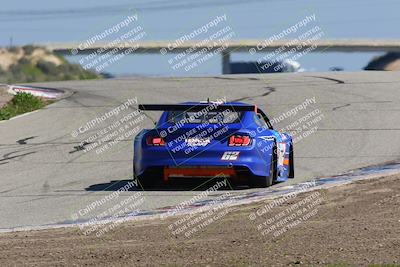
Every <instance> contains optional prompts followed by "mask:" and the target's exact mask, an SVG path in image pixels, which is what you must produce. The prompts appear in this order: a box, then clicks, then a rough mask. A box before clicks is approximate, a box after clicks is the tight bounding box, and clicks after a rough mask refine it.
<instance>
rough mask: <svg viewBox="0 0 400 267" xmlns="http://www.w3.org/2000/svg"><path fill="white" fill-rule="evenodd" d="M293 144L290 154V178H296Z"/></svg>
mask: <svg viewBox="0 0 400 267" xmlns="http://www.w3.org/2000/svg"><path fill="white" fill-rule="evenodd" d="M293 153H294V150H293V143H292V145H291V146H290V152H289V178H294V159H293V158H294V157H293Z"/></svg>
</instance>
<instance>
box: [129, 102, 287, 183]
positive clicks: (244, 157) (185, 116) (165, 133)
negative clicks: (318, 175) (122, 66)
mask: <svg viewBox="0 0 400 267" xmlns="http://www.w3.org/2000/svg"><path fill="white" fill-rule="evenodd" d="M139 110H141V111H142V112H144V111H150V110H151V111H163V113H162V115H161V117H160V119H159V121H158V123H157V124H156V126H155V128H154V129H145V130H142V131H141V132H139V133H138V134H137V136H136V137H135V140H134V160H133V169H134V177H136V178H137V179H138V180H139V182H140V184H141V185H142V186H145V187H147V186H151V185H152V184H155V183H156V182H157V181H163V182H168V181H169V180H170V179H173V178H175V177H185V178H186V177H187V178H196V177H203V178H204V177H210V178H212V177H227V178H229V179H232V181H237V182H246V183H248V184H249V185H250V186H253V187H267V186H271V185H272V184H273V183H274V182H281V181H286V180H287V179H288V178H294V162H293V143H292V137H291V136H290V135H288V134H287V133H279V132H277V131H275V130H274V129H273V127H272V124H271V123H270V120H269V119H268V117H267V116H266V115H265V113H264V112H263V111H262V110H261V109H259V108H257V106H255V105H248V104H245V103H241V102H209V101H207V102H186V103H182V104H175V105H169V104H165V105H157V104H156V105H151V104H150V105H139Z"/></svg>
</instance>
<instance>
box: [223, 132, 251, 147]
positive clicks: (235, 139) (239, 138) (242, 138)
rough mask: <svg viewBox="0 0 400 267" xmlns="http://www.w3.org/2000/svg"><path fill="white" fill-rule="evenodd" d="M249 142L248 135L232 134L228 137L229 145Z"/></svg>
mask: <svg viewBox="0 0 400 267" xmlns="http://www.w3.org/2000/svg"><path fill="white" fill-rule="evenodd" d="M250 143H251V139H250V136H248V135H232V136H231V137H229V142H228V145H229V146H248V145H250Z"/></svg>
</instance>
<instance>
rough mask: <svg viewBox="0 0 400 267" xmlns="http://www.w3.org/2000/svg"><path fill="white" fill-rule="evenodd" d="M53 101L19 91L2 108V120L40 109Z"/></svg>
mask: <svg viewBox="0 0 400 267" xmlns="http://www.w3.org/2000/svg"><path fill="white" fill-rule="evenodd" d="M50 103H51V101H46V100H43V99H42V98H40V97H37V96H34V95H31V94H28V93H17V94H16V95H15V96H14V97H13V98H12V99H11V100H10V102H8V103H7V104H6V105H5V106H4V107H2V108H0V120H8V119H10V118H11V117H14V116H17V115H20V114H23V113H26V112H30V111H33V110H37V109H40V108H42V107H44V106H46V105H48V104H50Z"/></svg>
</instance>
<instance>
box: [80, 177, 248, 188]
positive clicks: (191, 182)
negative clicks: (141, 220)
mask: <svg viewBox="0 0 400 267" xmlns="http://www.w3.org/2000/svg"><path fill="white" fill-rule="evenodd" d="M222 181H223V179H213V180H210V179H209V178H204V179H202V178H196V179H174V180H170V181H168V183H161V182H160V183H159V184H154V185H152V186H148V187H145V188H142V187H141V186H129V183H132V182H133V180H129V179H127V180H114V181H110V182H109V183H100V184H93V185H90V186H88V187H86V188H85V190H86V191H117V190H120V189H121V190H122V189H123V188H128V190H125V191H204V190H207V189H209V188H210V187H213V186H215V185H216V184H217V182H222ZM226 184H227V186H222V187H219V188H218V189H219V190H244V189H248V188H249V187H248V186H246V185H243V184H236V183H233V182H232V181H228V183H226ZM219 185H221V183H220V184H219Z"/></svg>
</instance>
